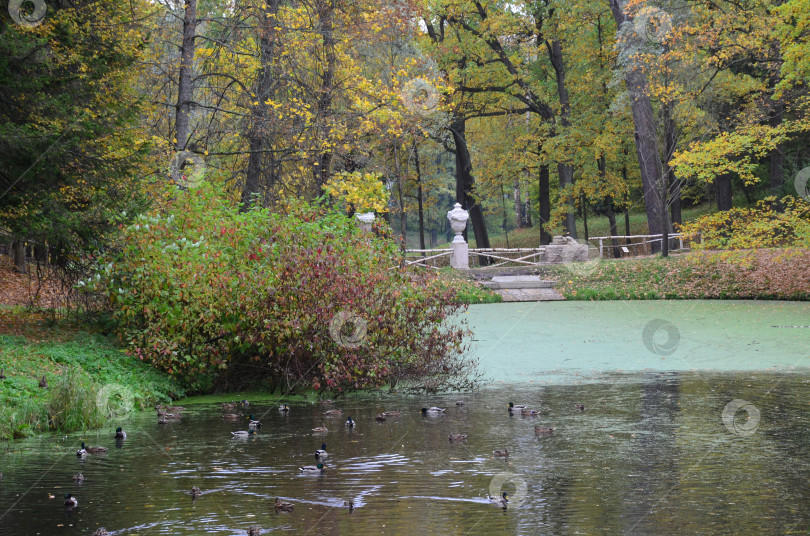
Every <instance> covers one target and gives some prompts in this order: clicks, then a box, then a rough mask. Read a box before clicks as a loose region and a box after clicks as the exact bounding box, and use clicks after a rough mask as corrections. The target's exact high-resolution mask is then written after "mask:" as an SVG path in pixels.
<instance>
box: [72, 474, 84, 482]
mask: <svg viewBox="0 0 810 536" xmlns="http://www.w3.org/2000/svg"><path fill="white" fill-rule="evenodd" d="M73 481H74V482H76V483H77V484H81V483H82V482H84V475H83V474H81V473H76V474H75V475H73Z"/></svg>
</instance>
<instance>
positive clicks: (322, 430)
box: [312, 424, 329, 434]
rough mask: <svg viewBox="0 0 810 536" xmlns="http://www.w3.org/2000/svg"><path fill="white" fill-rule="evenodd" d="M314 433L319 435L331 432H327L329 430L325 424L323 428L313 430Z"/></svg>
mask: <svg viewBox="0 0 810 536" xmlns="http://www.w3.org/2000/svg"><path fill="white" fill-rule="evenodd" d="M312 431H313V432H315V433H316V434H317V433H326V432H328V431H329V430H327V429H326V425H325V424H323V425H321V426H318V427H317V428H313V429H312Z"/></svg>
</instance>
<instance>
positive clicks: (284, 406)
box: [278, 404, 290, 413]
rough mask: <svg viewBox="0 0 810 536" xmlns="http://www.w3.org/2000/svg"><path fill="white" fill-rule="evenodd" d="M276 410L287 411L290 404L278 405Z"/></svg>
mask: <svg viewBox="0 0 810 536" xmlns="http://www.w3.org/2000/svg"><path fill="white" fill-rule="evenodd" d="M278 410H279V411H281V412H282V413H287V412H288V411H290V406H288V405H287V404H282V405H280V406H279V407H278Z"/></svg>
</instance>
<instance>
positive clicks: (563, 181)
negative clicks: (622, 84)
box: [546, 40, 577, 238]
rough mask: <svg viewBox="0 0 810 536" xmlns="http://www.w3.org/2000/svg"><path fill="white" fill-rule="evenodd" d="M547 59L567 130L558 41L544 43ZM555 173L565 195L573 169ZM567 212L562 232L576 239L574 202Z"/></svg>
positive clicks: (560, 166)
mask: <svg viewBox="0 0 810 536" xmlns="http://www.w3.org/2000/svg"><path fill="white" fill-rule="evenodd" d="M546 48H547V49H548V55H549V59H550V60H551V65H552V66H553V67H554V73H555V75H556V78H557V96H558V97H559V99H560V125H561V126H562V127H563V128H568V127H569V126H570V125H571V122H570V121H569V116H570V115H571V104H570V101H569V98H568V88H566V87H565V62H564V61H563V55H562V44H561V43H560V41H558V40H554V41H551V42H548V41H547V42H546ZM557 172H558V173H559V175H560V191H561V192H562V195H563V196H564V195H565V192H564V191H565V190H566V189H568V188H570V187H572V186H573V184H574V167H573V166H571V165H569V164H563V163H558V164H557ZM568 205H569V210H568V211H566V213H565V215H564V217H563V230H564V231H565V234H567V235H569V236H570V237H572V238H576V237H577V223H576V217H575V212H574V210H575V209H574V200H573V199H569V200H568Z"/></svg>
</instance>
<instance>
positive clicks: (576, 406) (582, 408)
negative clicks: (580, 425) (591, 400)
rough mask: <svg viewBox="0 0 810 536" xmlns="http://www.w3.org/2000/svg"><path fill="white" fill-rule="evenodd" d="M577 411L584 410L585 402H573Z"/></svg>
mask: <svg viewBox="0 0 810 536" xmlns="http://www.w3.org/2000/svg"><path fill="white" fill-rule="evenodd" d="M574 407H575V408H576V410H577V411H585V404H574Z"/></svg>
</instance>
